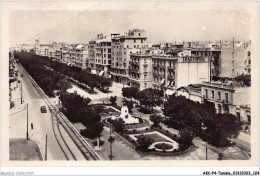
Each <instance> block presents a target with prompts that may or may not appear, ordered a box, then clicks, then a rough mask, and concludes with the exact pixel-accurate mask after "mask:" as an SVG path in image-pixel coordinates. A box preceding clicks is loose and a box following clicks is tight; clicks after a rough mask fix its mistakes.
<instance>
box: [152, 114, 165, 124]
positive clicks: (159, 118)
mask: <svg viewBox="0 0 260 176" xmlns="http://www.w3.org/2000/svg"><path fill="white" fill-rule="evenodd" d="M150 120H151V121H152V122H153V126H154V127H159V126H160V125H159V124H160V123H161V122H162V120H163V118H162V116H161V115H159V114H156V113H155V114H152V115H150Z"/></svg>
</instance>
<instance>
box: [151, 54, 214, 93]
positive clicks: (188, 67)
mask: <svg viewBox="0 0 260 176" xmlns="http://www.w3.org/2000/svg"><path fill="white" fill-rule="evenodd" d="M210 64H211V59H210V57H209V56H196V55H193V56H192V55H191V50H180V49H176V50H170V51H168V52H167V53H166V54H164V55H153V56H152V67H153V87H154V88H157V89H162V90H165V91H164V92H165V94H166V96H168V95H172V94H174V93H175V92H176V90H177V88H180V87H182V86H187V85H189V84H200V83H201V82H202V81H209V80H210Z"/></svg>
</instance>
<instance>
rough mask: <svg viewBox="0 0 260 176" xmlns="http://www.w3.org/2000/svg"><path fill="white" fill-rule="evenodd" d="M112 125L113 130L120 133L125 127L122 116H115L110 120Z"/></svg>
mask: <svg viewBox="0 0 260 176" xmlns="http://www.w3.org/2000/svg"><path fill="white" fill-rule="evenodd" d="M112 123H113V126H114V127H115V131H116V132H118V133H122V132H123V131H124V129H125V124H124V121H123V119H122V118H116V119H115V120H113V121H112Z"/></svg>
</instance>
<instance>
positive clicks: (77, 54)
mask: <svg viewBox="0 0 260 176" xmlns="http://www.w3.org/2000/svg"><path fill="white" fill-rule="evenodd" d="M71 52H72V58H73V61H72V63H73V65H74V66H76V67H80V68H81V69H84V70H85V69H86V61H87V58H88V45H82V44H79V45H77V46H75V47H74V48H73V49H72V51H71Z"/></svg>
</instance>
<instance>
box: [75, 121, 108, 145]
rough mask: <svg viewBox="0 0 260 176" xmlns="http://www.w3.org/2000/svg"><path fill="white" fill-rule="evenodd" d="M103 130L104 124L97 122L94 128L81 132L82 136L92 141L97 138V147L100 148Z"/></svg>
mask: <svg viewBox="0 0 260 176" xmlns="http://www.w3.org/2000/svg"><path fill="white" fill-rule="evenodd" d="M103 129H104V124H103V123H102V122H96V123H94V124H93V125H92V126H90V127H88V128H87V129H85V130H82V131H80V134H81V135H83V136H85V137H86V138H90V139H95V138H97V146H98V147H100V145H99V141H100V137H101V133H102V131H103Z"/></svg>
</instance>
